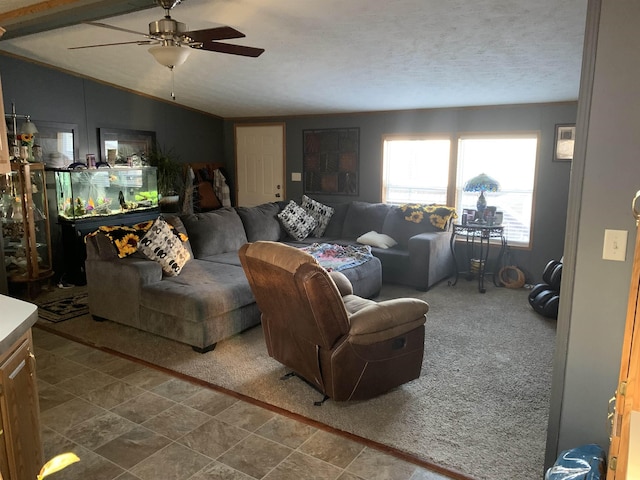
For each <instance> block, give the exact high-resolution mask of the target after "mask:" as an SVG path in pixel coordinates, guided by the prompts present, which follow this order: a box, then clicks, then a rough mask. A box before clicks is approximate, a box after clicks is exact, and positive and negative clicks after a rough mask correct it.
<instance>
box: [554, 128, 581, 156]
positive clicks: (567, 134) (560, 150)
mask: <svg viewBox="0 0 640 480" xmlns="http://www.w3.org/2000/svg"><path fill="white" fill-rule="evenodd" d="M575 140H576V124H575V123H572V124H564V125H556V141H555V153H554V156H553V159H554V160H555V161H556V162H570V161H571V160H573V148H574V145H575Z"/></svg>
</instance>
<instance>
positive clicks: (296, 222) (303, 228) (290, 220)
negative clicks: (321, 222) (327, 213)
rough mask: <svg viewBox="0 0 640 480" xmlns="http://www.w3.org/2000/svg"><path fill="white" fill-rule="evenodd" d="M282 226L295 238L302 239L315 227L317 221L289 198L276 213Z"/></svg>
mask: <svg viewBox="0 0 640 480" xmlns="http://www.w3.org/2000/svg"><path fill="white" fill-rule="evenodd" d="M278 218H279V219H280V222H282V226H283V227H284V229H285V230H286V231H287V233H288V234H289V235H291V236H292V237H293V238H295V239H296V240H304V239H305V238H307V237H308V236H309V234H310V233H311V231H312V230H313V229H314V228H316V226H317V225H318V222H316V219H315V218H313V217H312V216H311V215H309V214H308V213H307V211H306V210H305V209H304V208H302V207H301V206H299V205H298V204H296V202H294V201H293V200H290V201H289V203H288V204H287V206H286V207H285V209H284V210H282V211H281V212H280V213H279V214H278Z"/></svg>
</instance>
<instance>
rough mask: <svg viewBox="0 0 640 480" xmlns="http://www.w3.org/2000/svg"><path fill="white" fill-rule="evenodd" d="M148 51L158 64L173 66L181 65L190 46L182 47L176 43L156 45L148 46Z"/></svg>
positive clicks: (187, 54)
mask: <svg viewBox="0 0 640 480" xmlns="http://www.w3.org/2000/svg"><path fill="white" fill-rule="evenodd" d="M149 53H150V54H151V55H153V58H155V59H156V62H158V63H159V64H160V65H164V66H165V67H169V68H173V67H177V66H178V65H182V64H183V63H184V62H185V60H186V59H187V57H189V54H190V53H191V49H190V48H182V47H179V46H177V45H157V46H155V47H151V48H149Z"/></svg>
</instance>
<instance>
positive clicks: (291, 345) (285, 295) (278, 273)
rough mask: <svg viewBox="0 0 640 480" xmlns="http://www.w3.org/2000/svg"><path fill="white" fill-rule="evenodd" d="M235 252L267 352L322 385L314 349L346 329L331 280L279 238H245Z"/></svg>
mask: <svg viewBox="0 0 640 480" xmlns="http://www.w3.org/2000/svg"><path fill="white" fill-rule="evenodd" d="M239 256H240V261H241V263H242V266H243V268H244V270H245V273H246V275H247V278H248V280H249V283H250V284H251V287H252V290H253V292H254V296H255V297H256V303H257V304H258V308H259V309H260V311H261V312H262V324H263V329H264V331H265V338H266V341H267V348H268V349H269V353H270V355H271V356H273V357H274V358H275V359H277V360H278V361H280V362H281V363H283V364H285V365H287V366H289V367H291V368H293V369H294V370H295V371H297V372H298V373H300V374H301V375H302V376H304V377H305V378H307V379H308V380H310V381H311V380H312V379H313V381H315V383H316V384H317V385H318V386H319V387H320V388H323V385H322V374H321V372H320V367H319V364H318V352H317V349H319V348H322V349H327V350H328V349H331V348H332V347H333V346H334V345H335V343H336V342H337V341H338V340H339V339H340V338H341V337H343V336H344V335H345V334H346V333H347V332H348V330H349V321H348V315H347V311H346V309H345V307H344V303H343V301H342V297H341V296H340V292H339V291H338V288H337V287H336V285H335V283H334V282H333V280H332V279H331V277H330V276H329V275H328V273H327V271H326V270H325V269H324V268H322V267H321V266H320V265H319V264H318V263H317V261H316V260H315V259H314V258H313V257H312V256H311V255H309V254H308V253H306V252H303V251H301V250H299V249H297V248H294V247H290V246H287V245H284V244H282V243H278V242H255V243H251V244H246V245H244V246H243V247H242V248H241V249H240V251H239Z"/></svg>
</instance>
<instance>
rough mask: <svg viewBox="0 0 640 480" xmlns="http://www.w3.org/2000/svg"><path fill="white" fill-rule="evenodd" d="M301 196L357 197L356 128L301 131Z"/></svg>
mask: <svg viewBox="0 0 640 480" xmlns="http://www.w3.org/2000/svg"><path fill="white" fill-rule="evenodd" d="M302 135H303V139H302V140H303V152H302V171H303V177H304V178H303V181H304V193H320V194H331V195H358V183H359V178H358V172H359V161H360V158H359V157H360V129H359V128H329V129H322V130H303V132H302Z"/></svg>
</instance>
